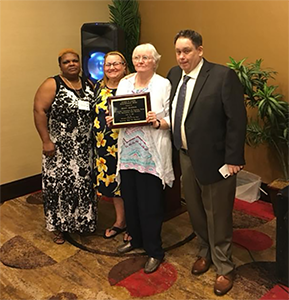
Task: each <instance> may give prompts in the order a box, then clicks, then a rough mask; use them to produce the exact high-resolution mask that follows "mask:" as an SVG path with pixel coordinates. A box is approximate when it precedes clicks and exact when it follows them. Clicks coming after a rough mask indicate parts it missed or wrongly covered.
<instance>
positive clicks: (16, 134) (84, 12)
mask: <svg viewBox="0 0 289 300" xmlns="http://www.w3.org/2000/svg"><path fill="white" fill-rule="evenodd" d="M109 3H110V1H99V0H94V1H73V0H71V1H13V0H9V1H1V2H0V5H1V81H0V84H1V86H0V87H1V107H0V109H1V115H0V122H1V123H0V129H1V133H0V134H1V148H0V155H1V156H0V157H1V165H0V169H1V173H0V184H4V183H8V182H12V181H15V180H18V179H21V178H25V177H29V176H32V175H35V174H39V173H40V172H41V143H40V139H39V137H38V134H37V132H36V130H35V128H34V123H33V114H32V106H33V97H34V94H35V92H36V89H37V88H38V86H39V85H40V84H41V82H43V80H44V79H45V78H47V77H48V76H51V75H54V74H57V73H58V66H57V61H56V57H57V53H58V52H59V50H60V49H61V48H63V47H67V46H69V47H73V48H75V49H76V50H79V51H80V50H81V49H80V45H81V41H80V28H81V25H82V24H83V23H89V22H94V21H98V22H108V20H109V10H108V6H107V5H108V4H109ZM139 3H140V13H141V17H142V23H141V42H151V43H153V44H154V45H155V46H156V48H157V49H158V51H159V52H160V53H161V54H162V60H161V63H160V66H159V69H158V72H159V73H160V74H161V75H164V76H165V75H166V73H167V71H168V70H169V68H170V67H171V66H172V65H174V64H175V57H174V49H173V37H174V35H175V34H176V33H177V32H178V31H179V30H180V29H184V28H192V29H195V30H197V31H199V32H200V33H201V34H202V35H203V38H204V48H205V57H206V58H207V59H208V60H210V61H214V62H218V63H220V64H225V63H226V62H228V61H229V56H232V57H234V58H235V59H242V58H243V57H248V62H252V61H254V60H256V59H258V58H263V59H264V66H266V67H272V68H274V69H275V70H277V71H278V72H279V74H278V76H277V81H276V84H277V85H279V86H280V89H279V92H281V93H283V94H284V95H285V99H287V100H288V2H287V1H194V0H186V1H163V0H158V1H150V0H140V1H139ZM246 159H247V166H246V169H247V170H248V171H251V172H253V173H255V174H259V175H260V176H262V180H263V181H264V182H269V181H271V180H272V179H273V178H276V177H277V176H279V175H280V171H279V170H278V168H277V167H276V166H274V164H273V162H274V161H275V159H274V157H273V156H272V154H270V153H268V151H267V149H266V148H258V149H257V150H252V149H250V148H247V151H246Z"/></svg>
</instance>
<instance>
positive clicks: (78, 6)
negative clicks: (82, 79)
mask: <svg viewBox="0 0 289 300" xmlns="http://www.w3.org/2000/svg"><path fill="white" fill-rule="evenodd" d="M110 3H111V2H110V1H99V0H97V1H13V0H10V1H1V115H0V118H1V121H0V122H1V123H0V127H1V148H0V155H1V173H0V180H1V182H0V183H1V184H4V183H7V182H12V181H15V180H18V179H21V178H25V177H29V176H33V175H35V174H39V173H40V172H41V143H40V139H39V137H38V134H37V132H36V130H35V127H34V123H33V112H32V107H33V98H34V94H35V92H36V90H37V88H38V86H39V85H40V84H41V83H42V82H43V81H44V80H45V79H46V78H47V77H49V76H52V75H56V74H58V64H57V54H58V53H59V51H60V49H62V48H66V47H72V48H74V49H76V50H78V51H79V52H81V40H80V28H81V26H82V24H83V23H90V22H108V21H109V9H108V4H110Z"/></svg>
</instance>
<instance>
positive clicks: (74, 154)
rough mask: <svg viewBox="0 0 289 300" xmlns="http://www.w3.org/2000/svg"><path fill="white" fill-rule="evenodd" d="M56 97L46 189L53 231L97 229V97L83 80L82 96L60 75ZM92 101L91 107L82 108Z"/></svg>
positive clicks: (44, 173) (50, 126) (50, 121)
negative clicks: (94, 142)
mask: <svg viewBox="0 0 289 300" xmlns="http://www.w3.org/2000/svg"><path fill="white" fill-rule="evenodd" d="M54 79H55V81H56V84H57V91H56V96H55V99H54V101H53V103H52V105H51V108H50V110H49V111H48V113H47V118H48V131H49V134H50V139H51V141H52V142H53V143H54V144H55V148H56V154H55V155H54V156H53V157H47V156H44V155H43V163H42V189H43V199H44V213H45V218H46V228H47V230H49V231H55V230H60V231H62V232H65V231H66V232H93V231H94V230H95V229H96V226H97V199H96V196H95V191H94V189H93V180H92V175H93V173H92V172H93V150H92V149H93V148H92V132H91V130H92V126H93V119H92V109H93V107H94V105H95V97H94V93H93V90H92V88H91V87H90V85H89V83H88V82H86V81H85V80H84V79H81V80H82V86H83V89H82V90H80V92H81V95H80V96H79V95H78V94H77V93H76V91H74V90H73V89H71V88H70V87H68V86H67V85H66V84H65V83H64V81H63V80H62V79H61V77H60V76H55V77H54ZM79 100H82V101H88V102H89V110H84V109H80V108H79V107H78V105H79Z"/></svg>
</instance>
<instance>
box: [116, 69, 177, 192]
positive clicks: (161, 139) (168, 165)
mask: <svg viewBox="0 0 289 300" xmlns="http://www.w3.org/2000/svg"><path fill="white" fill-rule="evenodd" d="M135 76H136V75H133V76H131V77H129V78H123V79H122V80H121V81H120V83H119V85H118V88H117V91H116V95H125V94H132V91H133V90H134V82H135ZM148 91H149V92H150V100H151V110H152V111H154V112H155V113H156V115H157V118H158V119H162V118H164V119H165V120H166V122H167V123H168V124H169V127H170V120H169V96H170V91H171V84H170V82H169V80H168V79H166V78H164V77H162V76H160V75H158V74H154V75H153V77H152V78H151V81H150V83H149V85H148ZM124 130H125V128H121V129H120V131H119V136H118V155H119V158H120V155H121V150H122V146H123V133H124ZM142 130H143V131H144V133H145V140H146V143H147V146H148V147H149V152H150V153H151V155H152V158H153V161H154V163H155V165H156V171H157V173H158V174H159V178H160V179H161V180H162V183H163V186H164V187H165V185H166V184H167V185H168V186H170V187H172V185H173V181H174V179H175V176H174V171H173V166H172V144H171V137H170V131H169V129H168V130H163V129H155V128H153V127H152V126H143V127H142ZM119 171H120V159H118V163H117V171H116V176H117V181H118V183H120V176H119Z"/></svg>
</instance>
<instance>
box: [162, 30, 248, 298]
mask: <svg viewBox="0 0 289 300" xmlns="http://www.w3.org/2000/svg"><path fill="white" fill-rule="evenodd" d="M174 44H175V52H176V59H177V62H178V66H176V67H173V68H172V69H171V70H170V71H169V73H168V76H167V77H168V79H169V80H170V82H171V84H172V91H171V107H170V108H171V124H172V133H173V140H174V145H175V149H176V150H179V158H180V164H181V170H182V183H183V191H184V196H185V200H186V204H187V209H188V212H189V215H190V219H191V222H192V227H193V229H194V231H195V233H196V235H197V239H198V242H199V245H200V249H199V252H198V258H197V260H196V262H195V263H194V265H193V268H192V273H193V274H194V275H199V274H203V273H205V272H206V271H207V270H208V269H209V268H210V265H211V263H213V264H214V265H215V267H216V272H217V276H216V281H215V285H214V292H215V294H216V295H218V296H221V295H224V294H226V293H227V292H228V291H229V290H230V289H231V288H232V286H233V280H234V263H233V261H232V233H233V224H232V223H233V222H232V211H233V204H234V199H235V189H236V174H237V173H238V172H239V171H240V170H241V169H242V168H243V166H244V164H245V161H244V143H245V133H246V120H247V117H246V109H245V106H244V93H243V88H242V85H241V83H240V81H239V79H238V77H237V75H236V73H235V72H234V71H233V70H231V69H229V68H228V67H225V66H222V65H218V64H214V63H210V62H208V61H206V60H205V59H204V58H203V57H202V56H203V46H202V36H201V35H200V34H199V33H197V32H195V31H192V30H182V31H180V32H179V33H178V34H177V35H176V37H175V40H174ZM185 75H186V77H185V78H184V76H185ZM187 76H188V77H187ZM182 96H183V97H182ZM182 98H183V100H184V101H183V100H182ZM224 165H225V166H224ZM223 166H224V167H223ZM221 167H223V169H225V173H228V174H227V175H224V176H225V177H226V178H225V177H223V176H222V175H221V173H220V171H219V169H220V168H221Z"/></svg>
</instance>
